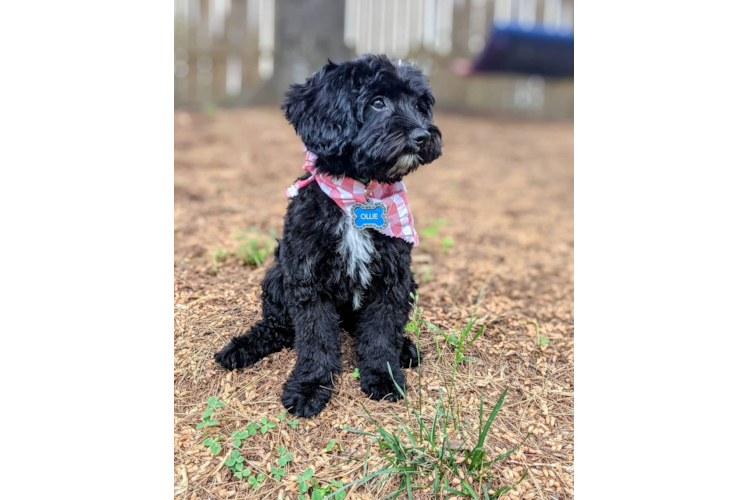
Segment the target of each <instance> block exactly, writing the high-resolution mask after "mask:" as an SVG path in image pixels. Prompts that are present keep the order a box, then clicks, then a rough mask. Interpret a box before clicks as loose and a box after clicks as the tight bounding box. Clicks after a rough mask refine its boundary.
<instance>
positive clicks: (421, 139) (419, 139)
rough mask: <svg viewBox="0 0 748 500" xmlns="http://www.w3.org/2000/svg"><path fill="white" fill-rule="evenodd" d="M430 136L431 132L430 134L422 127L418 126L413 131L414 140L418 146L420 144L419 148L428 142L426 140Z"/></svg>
mask: <svg viewBox="0 0 748 500" xmlns="http://www.w3.org/2000/svg"><path fill="white" fill-rule="evenodd" d="M430 137H431V134H429V133H428V131H426V130H424V129H422V128H417V129H415V130H414V131H413V132H412V133H411V138H412V139H413V142H415V143H416V146H418V147H419V148H420V147H422V146H423V145H424V144H426V141H427V140H429V138H430Z"/></svg>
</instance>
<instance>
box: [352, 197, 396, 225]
mask: <svg viewBox="0 0 748 500" xmlns="http://www.w3.org/2000/svg"><path fill="white" fill-rule="evenodd" d="M351 214H352V215H353V225H354V226H356V227H357V228H359V229H365V228H369V227H370V228H372V229H384V228H385V227H387V223H388V221H387V207H386V206H384V203H366V204H363V203H356V204H355V205H353V206H352V207H351Z"/></svg>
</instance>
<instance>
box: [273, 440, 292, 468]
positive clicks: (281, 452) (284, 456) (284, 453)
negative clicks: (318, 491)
mask: <svg viewBox="0 0 748 500" xmlns="http://www.w3.org/2000/svg"><path fill="white" fill-rule="evenodd" d="M291 461H293V455H292V454H291V453H289V452H288V450H286V447H285V446H283V445H281V447H280V448H278V459H277V460H276V462H278V465H280V466H281V467H285V466H286V464H287V463H289V462H291Z"/></svg>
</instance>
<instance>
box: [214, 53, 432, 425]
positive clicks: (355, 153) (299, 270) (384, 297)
mask: <svg viewBox="0 0 748 500" xmlns="http://www.w3.org/2000/svg"><path fill="white" fill-rule="evenodd" d="M433 105H434V97H433V96H432V95H431V90H430V88H429V85H428V81H427V80H426V78H425V77H424V75H423V73H421V71H420V70H419V69H417V68H416V67H414V66H411V65H409V64H407V63H402V62H392V61H389V60H388V59H387V58H386V57H384V56H373V55H366V56H363V57H360V58H358V59H356V60H354V61H349V62H346V63H342V64H334V63H332V62H330V63H329V64H327V65H325V67H323V68H322V69H321V70H320V71H319V72H318V73H316V74H315V75H313V76H312V77H311V78H309V79H308V80H307V81H306V83H303V84H298V85H292V86H291V89H290V90H289V91H288V93H287V94H286V100H285V102H284V104H283V107H282V108H283V110H284V111H285V114H286V118H287V119H288V121H289V122H290V123H291V124H292V125H293V126H294V129H295V130H296V132H297V133H298V134H299V135H300V136H301V138H302V140H303V142H304V144H305V145H306V147H307V148H308V149H309V150H310V151H312V152H313V153H315V154H316V155H317V156H318V159H317V167H318V169H319V170H321V171H323V172H328V173H331V174H333V175H336V176H337V175H344V176H350V177H354V178H356V179H360V180H364V181H366V180H368V179H377V180H378V181H380V182H395V181H398V180H400V179H402V178H403V177H404V176H405V175H407V174H408V173H410V172H412V171H414V170H415V169H416V168H418V166H419V165H423V164H426V163H430V162H432V161H434V160H435V159H437V158H438V157H439V156H440V155H441V132H440V131H439V129H438V128H437V127H436V126H434V124H433V123H432V107H433ZM307 175H308V174H307ZM349 231H353V232H352V233H351V232H349ZM410 252H411V245H410V244H409V243H407V242H406V241H404V240H402V239H399V238H390V237H388V236H385V235H383V234H381V233H379V232H377V231H375V230H371V229H367V230H365V231H364V232H359V230H358V229H355V228H353V227H352V225H351V224H350V218H349V217H348V216H347V215H346V214H345V213H344V212H343V211H342V210H341V209H340V208H339V207H338V206H337V205H336V204H335V202H334V201H332V200H331V199H330V198H328V197H327V196H326V195H325V194H324V193H323V192H322V191H321V190H320V189H319V186H318V185H317V184H316V183H312V184H310V185H308V186H306V187H304V188H303V189H301V190H300V192H299V194H298V196H296V197H295V198H292V200H291V202H290V203H289V206H288V211H287V212H286V216H285V219H284V229H283V239H282V240H281V241H279V246H278V249H276V252H275V264H274V265H273V266H272V267H271V268H270V269H269V270H268V272H267V275H266V276H265V279H264V280H263V282H262V313H263V317H262V320H261V321H259V322H258V323H257V324H255V325H254V326H253V327H252V328H251V329H250V330H249V331H248V332H247V333H245V334H243V335H241V336H239V337H235V338H234V339H232V340H231V341H230V342H229V343H228V344H227V345H226V346H225V347H224V348H223V349H222V350H221V351H220V352H219V353H217V354H216V355H215V360H216V361H217V362H218V363H219V364H221V365H222V366H224V367H225V368H228V369H230V370H233V369H236V368H243V367H245V366H249V365H251V364H253V363H256V362H257V361H259V360H260V359H262V358H263V357H265V356H267V355H268V354H270V353H273V352H276V351H279V350H281V349H283V348H284V347H292V346H293V347H295V348H296V350H297V352H298V360H297V362H296V366H295V367H294V369H293V372H292V374H291V376H290V378H289V379H288V381H287V382H286V385H285V388H284V392H283V396H282V397H281V401H282V402H283V405H284V406H285V407H286V408H287V409H288V410H289V411H290V412H291V413H293V414H295V415H298V416H301V417H311V416H314V415H316V414H318V413H319V412H320V411H321V410H322V409H323V408H324V407H325V405H326V404H327V402H328V401H329V400H330V396H331V388H332V386H333V376H334V375H335V374H337V373H340V371H341V368H342V367H341V361H340V338H339V333H340V329H341V327H342V328H343V329H345V330H346V331H348V332H349V333H351V334H352V335H354V336H355V338H356V347H357V352H358V366H359V371H360V373H361V389H362V390H363V391H364V393H366V394H367V395H368V396H369V397H371V398H373V399H382V398H385V399H388V400H390V401H394V400H397V399H400V397H401V396H400V394H399V393H398V391H397V389H396V388H395V385H394V384H393V382H392V378H391V377H390V375H389V372H388V368H387V366H388V364H389V366H390V367H391V369H392V374H393V375H394V378H395V380H396V381H397V383H398V384H399V385H400V386H401V387H403V388H404V387H405V376H404V374H403V372H402V369H401V367H402V368H407V367H411V366H416V365H417V364H418V358H417V353H416V349H415V346H414V345H413V343H412V342H411V341H410V340H408V339H406V338H404V337H403V328H404V326H405V323H406V322H407V320H408V315H409V313H410V298H409V297H410V294H411V293H413V292H415V290H416V284H415V281H414V280H413V274H412V272H411V270H410V263H411V258H410Z"/></svg>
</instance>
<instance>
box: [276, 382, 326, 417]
mask: <svg viewBox="0 0 748 500" xmlns="http://www.w3.org/2000/svg"><path fill="white" fill-rule="evenodd" d="M331 396H332V391H331V390H330V389H327V388H325V387H322V386H321V385H320V384H319V383H315V382H297V381H295V380H293V379H289V380H288V382H286V386H285V388H284V389H283V395H282V396H281V403H283V406H284V407H285V408H286V410H288V412H289V413H292V414H293V415H296V416H297V417H303V418H309V417H313V416H315V415H317V414H319V412H321V411H322V409H323V408H324V407H325V406H327V403H328V402H329V401H330V397H331Z"/></svg>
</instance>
